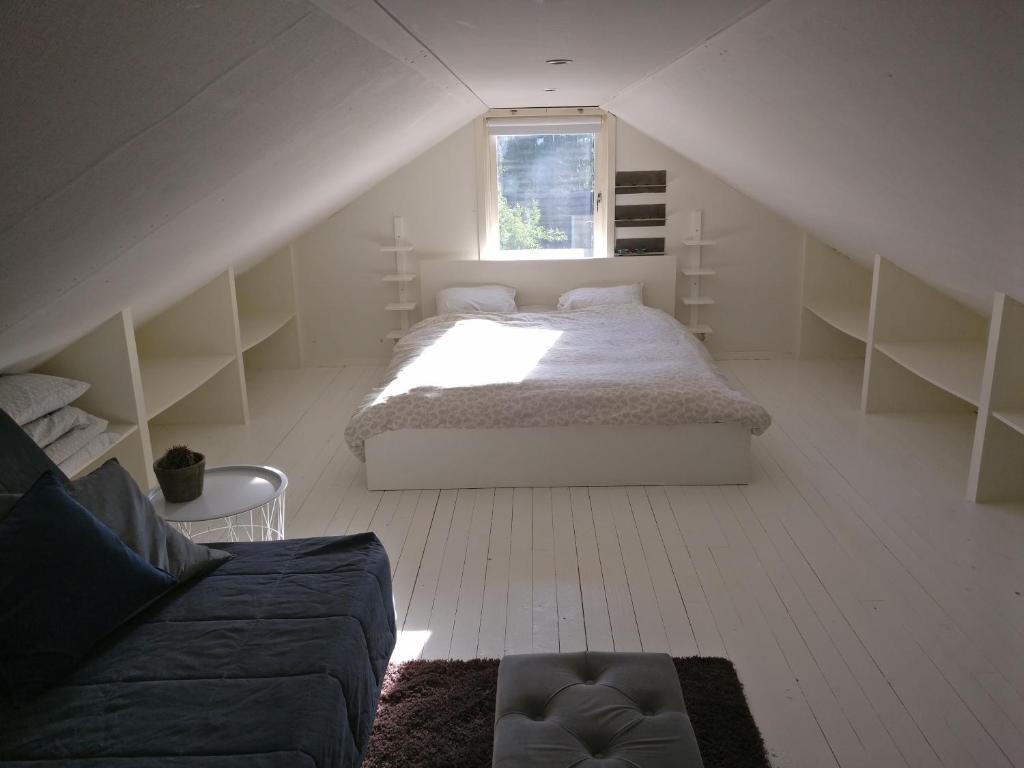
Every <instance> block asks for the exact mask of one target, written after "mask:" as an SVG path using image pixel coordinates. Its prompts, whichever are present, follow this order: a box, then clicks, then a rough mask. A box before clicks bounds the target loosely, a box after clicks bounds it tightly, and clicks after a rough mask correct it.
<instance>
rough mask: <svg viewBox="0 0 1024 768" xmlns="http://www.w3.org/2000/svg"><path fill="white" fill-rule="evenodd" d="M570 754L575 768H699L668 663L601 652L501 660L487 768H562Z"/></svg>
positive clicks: (664, 659)
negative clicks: (602, 767) (612, 767)
mask: <svg viewBox="0 0 1024 768" xmlns="http://www.w3.org/2000/svg"><path fill="white" fill-rule="evenodd" d="M588 673H589V674H588ZM541 702H545V703H544V704H543V705H542V704H541ZM655 714H657V715H658V716H657V717H654V715H655ZM523 715H525V717H524V716H523ZM530 720H533V721H540V720H544V721H548V720H550V721H551V723H552V725H553V726H557V727H548V726H547V725H545V726H544V727H543V728H542V727H540V726H539V725H538V726H534V725H531V724H529V721H530ZM569 755H573V756H575V759H576V761H577V762H576V763H573V764H574V765H577V766H580V768H582V766H583V765H594V766H597V765H611V764H612V763H615V764H616V765H620V764H621V765H622V766H623V768H625V766H627V765H628V766H630V768H702V765H703V764H702V762H701V758H700V750H699V748H698V746H697V740H696V738H695V737H694V734H693V728H692V726H691V725H690V720H689V718H688V717H687V715H686V706H685V703H684V702H683V692H682V690H681V689H680V687H679V677H678V675H677V674H676V670H675V667H674V666H673V663H672V659H671V658H670V657H669V656H668V655H667V654H651V653H603V652H598V651H589V652H581V653H554V654H546V653H542V654H525V655H510V656H505V657H504V658H503V659H502V660H501V665H500V666H499V667H498V690H497V696H496V700H495V727H494V758H493V761H492V763H491V768H523V766H527V765H528V766H530V768H566V762H565V761H566V758H567V757H568V756H569Z"/></svg>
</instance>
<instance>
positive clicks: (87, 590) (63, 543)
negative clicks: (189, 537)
mask: <svg viewBox="0 0 1024 768" xmlns="http://www.w3.org/2000/svg"><path fill="white" fill-rule="evenodd" d="M176 583H177V581H176V579H175V578H174V577H173V576H171V575H170V574H168V573H165V572H164V571H161V570H159V569H157V568H154V567H153V566H151V565H150V564H149V563H148V562H146V561H145V560H144V559H142V558H141V557H139V556H138V555H137V554H135V553H134V552H132V550H130V549H129V548H128V547H126V546H125V545H124V544H123V543H122V542H121V540H120V539H119V538H118V537H117V535H116V534H115V533H114V532H113V531H111V530H110V529H109V528H107V527H106V526H105V525H104V524H103V523H101V522H100V521H99V520H97V519H96V518H95V517H93V515H92V514H91V513H90V512H89V511H88V510H87V509H86V508H85V507H83V506H82V505H81V504H79V503H78V502H77V501H75V500H74V499H72V498H71V497H70V496H69V495H68V494H67V491H65V490H64V487H63V484H62V483H61V481H60V480H59V479H58V478H57V476H56V475H55V474H54V473H52V472H45V473H44V474H43V475H42V476H41V477H40V478H39V479H38V480H37V481H36V483H35V484H34V485H33V486H32V488H31V489H30V490H29V491H28V493H26V494H25V495H24V496H22V497H21V499H20V500H19V501H18V502H17V503H16V504H15V505H14V507H13V508H12V509H11V510H10V512H9V513H8V514H7V516H6V517H5V518H4V519H3V520H0V697H2V698H3V699H5V700H7V701H8V702H15V703H17V702H22V701H24V700H26V699H28V698H29V697H31V696H33V695H34V694H36V693H38V692H39V691H41V690H43V689H45V688H47V687H48V686H50V685H52V684H53V683H56V682H57V681H59V680H60V679H61V678H62V677H64V676H65V675H66V674H68V673H69V672H70V671H71V670H72V669H74V667H75V666H76V665H77V664H78V663H79V662H80V661H81V660H82V659H83V658H84V657H85V655H86V654H87V653H88V652H89V651H90V650H91V649H92V648H93V647H94V646H95V645H96V643H97V642H98V641H99V640H101V639H102V638H103V637H105V636H106V635H108V634H110V632H112V631H113V630H114V629H116V628H117V627H118V626H120V625H121V624H123V623H124V622H125V621H127V620H128V619H129V618H131V617H132V616H134V615H135V614H136V613H138V612H139V611H140V610H142V609H143V608H145V607H146V606H147V605H149V604H150V603H152V602H153V601H154V600H155V599H157V598H158V597H159V596H160V595H162V594H163V593H164V592H166V591H167V590H169V589H170V588H172V587H173V586H174V585H175V584H176Z"/></svg>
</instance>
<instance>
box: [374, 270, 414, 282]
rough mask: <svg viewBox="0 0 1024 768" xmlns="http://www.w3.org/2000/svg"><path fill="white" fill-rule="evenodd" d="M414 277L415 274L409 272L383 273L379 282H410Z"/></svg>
mask: <svg viewBox="0 0 1024 768" xmlns="http://www.w3.org/2000/svg"><path fill="white" fill-rule="evenodd" d="M415 279H416V275H414V274H411V273H408V272H407V273H405V274H402V275H384V277H382V278H381V282H384V283H411V282H412V281H413V280H415Z"/></svg>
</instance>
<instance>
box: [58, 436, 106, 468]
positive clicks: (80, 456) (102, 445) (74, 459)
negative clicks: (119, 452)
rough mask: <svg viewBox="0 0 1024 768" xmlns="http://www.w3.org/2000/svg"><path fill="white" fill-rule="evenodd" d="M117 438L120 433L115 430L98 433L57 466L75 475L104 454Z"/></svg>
mask: <svg viewBox="0 0 1024 768" xmlns="http://www.w3.org/2000/svg"><path fill="white" fill-rule="evenodd" d="M117 438H118V435H117V433H115V432H104V433H103V434H102V435H97V436H96V437H94V438H93V439H92V440H90V441H89V442H88V443H86V444H85V445H83V446H82V447H81V448H79V449H78V450H77V451H75V452H74V453H73V454H71V455H70V456H69V457H68V458H66V459H65V460H64V461H62V462H61V463H60V464H58V465H57V466H58V467H60V471H61V472H63V473H64V474H65V475H67V476H68V477H74V476H75V475H77V474H78V473H79V472H80V471H82V470H83V469H84V468H85V467H86V466H87V465H88V464H89V462H91V461H92V460H93V459H95V458H97V457H98V456H102V455H103V454H104V453H105V452H106V450H107V449H108V448H110V446H112V445H113V444H114V443H116V442H117Z"/></svg>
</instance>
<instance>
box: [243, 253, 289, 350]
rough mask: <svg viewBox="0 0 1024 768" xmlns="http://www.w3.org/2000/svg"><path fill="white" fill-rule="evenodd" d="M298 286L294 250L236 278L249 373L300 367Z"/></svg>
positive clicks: (275, 255)
mask: <svg viewBox="0 0 1024 768" xmlns="http://www.w3.org/2000/svg"><path fill="white" fill-rule="evenodd" d="M295 282H296V281H295V252H294V248H293V247H292V246H288V247H286V248H284V249H282V250H280V251H278V252H277V253H275V254H273V255H272V256H270V257H269V258H267V259H264V260H263V261H261V262H260V263H259V264H257V265H255V266H254V267H252V268H250V269H248V270H246V271H245V272H242V273H240V274H238V275H237V276H236V277H235V292H236V294H237V298H238V328H239V338H240V341H241V346H242V354H243V358H244V360H245V367H246V368H247V369H263V368H298V367H299V365H300V364H301V357H300V345H299V317H298V301H297V299H296V295H295Z"/></svg>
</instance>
